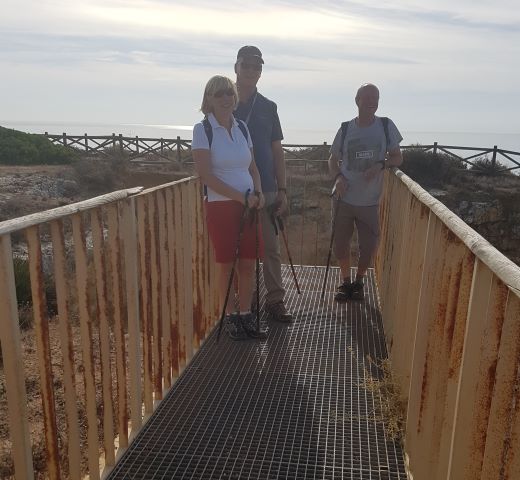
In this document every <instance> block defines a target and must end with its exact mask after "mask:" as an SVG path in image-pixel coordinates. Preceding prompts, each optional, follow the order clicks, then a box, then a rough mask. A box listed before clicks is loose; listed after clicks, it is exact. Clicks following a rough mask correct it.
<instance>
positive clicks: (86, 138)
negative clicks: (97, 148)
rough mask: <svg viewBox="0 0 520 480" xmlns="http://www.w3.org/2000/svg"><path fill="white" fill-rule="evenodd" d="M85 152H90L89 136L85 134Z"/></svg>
mask: <svg viewBox="0 0 520 480" xmlns="http://www.w3.org/2000/svg"><path fill="white" fill-rule="evenodd" d="M85 152H88V135H87V134H86V133H85Z"/></svg>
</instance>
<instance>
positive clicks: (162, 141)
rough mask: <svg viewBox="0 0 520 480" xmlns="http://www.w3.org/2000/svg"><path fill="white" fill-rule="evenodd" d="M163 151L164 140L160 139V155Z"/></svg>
mask: <svg viewBox="0 0 520 480" xmlns="http://www.w3.org/2000/svg"><path fill="white" fill-rule="evenodd" d="M163 150H164V139H163V138H162V137H161V155H162V153H163Z"/></svg>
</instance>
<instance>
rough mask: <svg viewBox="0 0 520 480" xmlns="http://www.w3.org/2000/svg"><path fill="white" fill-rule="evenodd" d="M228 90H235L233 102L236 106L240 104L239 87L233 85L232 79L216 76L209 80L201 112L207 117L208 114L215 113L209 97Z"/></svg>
mask: <svg viewBox="0 0 520 480" xmlns="http://www.w3.org/2000/svg"><path fill="white" fill-rule="evenodd" d="M228 88H232V89H233V100H234V102H235V105H236V104H237V102H238V92H237V87H236V86H235V84H234V83H233V81H232V80H231V79H229V78H228V77H224V76H222V75H215V76H214V77H211V78H210V79H209V80H208V83H206V88H205V89H204V96H203V97H202V105H201V107H200V111H201V112H202V113H203V114H204V115H207V114H208V113H211V112H213V107H212V106H211V102H210V99H209V97H210V96H211V95H213V94H215V93H216V92H218V91H219V90H226V89H228Z"/></svg>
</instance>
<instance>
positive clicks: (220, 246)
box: [206, 200, 264, 263]
mask: <svg viewBox="0 0 520 480" xmlns="http://www.w3.org/2000/svg"><path fill="white" fill-rule="evenodd" d="M243 212H244V206H243V205H242V204H241V203H240V202H237V201H235V200H224V201H216V202H206V222H207V224H208V232H209V238H210V239H211V243H212V244H213V248H214V249H215V259H216V261H217V263H231V262H233V260H234V259H235V254H236V248H237V241H238V234H239V230H240V222H241V218H242V214H243ZM255 231H256V224H255V222H254V220H253V221H252V222H251V220H250V218H249V216H247V217H246V219H245V221H244V227H243V229H242V236H241V239H240V248H239V254H238V257H239V258H248V259H255V258H256V233H255ZM258 256H259V257H260V258H262V257H263V256H264V242H263V239H262V224H261V223H260V222H259V223H258Z"/></svg>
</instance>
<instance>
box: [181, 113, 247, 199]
mask: <svg viewBox="0 0 520 480" xmlns="http://www.w3.org/2000/svg"><path fill="white" fill-rule="evenodd" d="M208 120H209V123H210V125H211V127H212V129H213V140H212V141H211V152H210V155H211V173H213V175H215V176H216V177H217V178H218V179H220V180H222V181H223V182H224V183H226V184H228V185H229V186H230V187H233V188H235V189H236V190H238V191H240V192H242V193H243V194H244V195H245V193H246V192H247V190H251V191H253V190H254V187H253V178H252V177H251V174H250V173H249V166H250V165H251V161H252V157H251V148H252V147H253V144H252V142H251V135H249V131H248V138H247V140H246V138H245V137H244V134H243V133H242V130H240V127H239V126H238V122H237V120H236V119H235V118H233V125H232V126H231V136H230V135H229V133H228V131H227V130H226V128H225V127H223V126H222V125H220V124H219V123H218V122H217V119H216V118H215V116H214V115H213V114H212V113H210V114H209V115H208ZM246 128H247V126H246ZM191 149H192V150H197V149H201V150H209V142H208V137H207V135H206V131H205V130H204V125H203V124H202V122H199V123H197V124H195V126H194V127H193V140H192V142H191ZM222 200H230V198H227V197H225V196H223V195H220V194H219V193H217V192H215V191H214V190H212V189H211V188H209V187H208V202H215V201H222Z"/></svg>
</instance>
